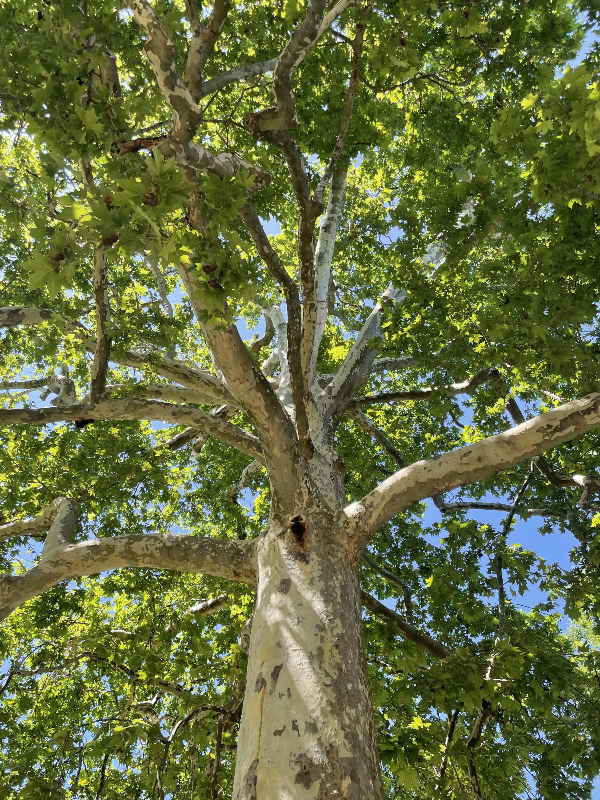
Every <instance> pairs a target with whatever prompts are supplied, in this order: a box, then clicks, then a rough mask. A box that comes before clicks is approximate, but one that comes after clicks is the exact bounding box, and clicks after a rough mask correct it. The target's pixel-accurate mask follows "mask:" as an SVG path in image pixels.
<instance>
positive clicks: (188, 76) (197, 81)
mask: <svg viewBox="0 0 600 800" xmlns="http://www.w3.org/2000/svg"><path fill="white" fill-rule="evenodd" d="M230 6H231V0H215V4H214V6H213V10H212V11H211V14H210V17H209V18H208V22H207V23H206V26H205V27H202V24H201V21H200V19H199V17H198V14H197V13H196V15H195V18H194V27H195V28H196V30H193V29H192V30H193V33H194V36H193V37H192V41H191V42H190V47H189V50H188V55H187V63H186V65H185V73H184V80H185V85H186V86H187V88H188V89H189V91H190V94H191V96H192V97H193V99H194V100H195V102H198V100H199V99H200V97H201V96H202V88H203V87H202V72H203V71H204V66H205V64H206V62H207V61H208V59H209V58H210V55H211V53H212V51H213V50H214V48H215V44H216V42H217V39H218V38H219V34H220V33H221V29H222V28H223V25H224V24H225V20H226V19H227V14H228V13H229V8H230Z"/></svg>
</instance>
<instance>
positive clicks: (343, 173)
mask: <svg viewBox="0 0 600 800" xmlns="http://www.w3.org/2000/svg"><path fill="white" fill-rule="evenodd" d="M347 177H348V170H347V169H339V170H338V169H336V170H335V171H334V172H333V178H332V181H331V190H330V192H329V200H328V203H327V210H326V211H325V214H324V216H323V221H322V223H321V228H320V231H319V238H318V239H317V246H316V249H315V256H314V261H315V298H314V303H315V313H314V314H312V315H310V316H307V319H306V325H305V329H304V336H303V340H302V349H303V351H304V353H303V355H302V364H303V365H304V366H305V367H307V368H308V383H309V385H310V386H312V384H313V381H314V380H315V377H316V371H317V358H318V355H319V346H320V344H321V340H322V338H323V333H324V331H325V323H326V322H327V317H328V315H329V285H330V281H331V263H332V261H333V252H334V248H335V239H336V236H337V232H338V230H339V227H340V223H341V221H342V213H343V210H344V203H345V202H346V180H347ZM327 180H328V181H329V177H328V179H327ZM321 195H322V192H321ZM315 196H316V193H315ZM320 201H321V197H320V196H319V198H318V202H320Z"/></svg>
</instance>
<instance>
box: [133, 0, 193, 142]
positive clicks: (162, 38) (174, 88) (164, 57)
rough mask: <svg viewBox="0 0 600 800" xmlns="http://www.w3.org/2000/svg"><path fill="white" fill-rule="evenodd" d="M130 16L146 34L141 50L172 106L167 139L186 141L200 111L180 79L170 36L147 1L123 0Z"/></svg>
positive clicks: (190, 136)
mask: <svg viewBox="0 0 600 800" xmlns="http://www.w3.org/2000/svg"><path fill="white" fill-rule="evenodd" d="M127 5H128V6H129V8H130V9H131V10H132V11H133V18H134V19H135V21H136V22H137V24H138V25H139V26H140V27H141V28H142V29H143V30H144V31H145V33H146V37H147V38H146V43H145V44H144V52H145V53H146V57H147V59H148V61H149V62H150V66H151V67H152V70H153V72H154V74H155V75H156V80H157V81H158V85H159V87H160V90H161V92H162V93H163V95H164V97H165V99H166V101H167V102H168V104H169V105H170V106H171V108H172V109H173V112H174V114H173V116H172V118H171V132H170V138H172V139H173V141H174V142H176V143H178V144H182V145H183V144H187V143H188V142H189V141H190V140H191V139H192V138H193V137H194V135H195V134H196V130H197V128H198V125H199V124H200V121H201V119H202V112H201V111H200V109H199V108H198V106H197V104H196V101H195V100H194V98H193V96H192V94H191V93H190V91H189V90H188V88H187V86H186V85H185V83H184V82H183V80H182V79H181V76H180V75H179V71H178V69H177V53H176V50H175V45H174V44H173V41H172V40H171V37H170V36H169V34H168V33H167V31H166V30H165V28H164V26H163V24H162V22H161V21H160V20H159V18H158V17H157V16H156V14H155V13H154V9H153V8H152V6H151V5H150V3H149V2H147V0H127Z"/></svg>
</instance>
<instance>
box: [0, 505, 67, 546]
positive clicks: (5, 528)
mask: <svg viewBox="0 0 600 800" xmlns="http://www.w3.org/2000/svg"><path fill="white" fill-rule="evenodd" d="M61 500H62V498H61V497H59V498H57V499H56V500H53V501H52V503H50V505H49V506H46V508H45V509H44V510H43V511H42V513H41V514H40V515H39V516H37V517H34V518H33V519H17V520H13V521H12V522H7V523H6V524H5V525H0V541H2V540H3V539H12V538H14V537H17V536H32V535H34V534H37V533H43V532H44V531H47V530H48V528H49V527H50V526H51V525H52V523H53V522H54V520H55V519H56V515H57V514H58V507H59V505H60V503H61Z"/></svg>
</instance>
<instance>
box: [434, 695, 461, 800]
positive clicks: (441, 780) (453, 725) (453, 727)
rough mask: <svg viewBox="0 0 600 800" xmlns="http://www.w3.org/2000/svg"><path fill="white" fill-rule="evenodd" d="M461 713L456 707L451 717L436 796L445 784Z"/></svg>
mask: <svg viewBox="0 0 600 800" xmlns="http://www.w3.org/2000/svg"><path fill="white" fill-rule="evenodd" d="M459 715H460V709H458V708H457V709H455V710H454V711H453V712H452V716H451V717H450V725H449V726H448V733H447V734H446V741H445V742H444V755H443V756H442V763H441V766H440V774H439V775H438V780H437V785H436V787H435V791H434V796H436V795H437V793H438V792H439V790H440V789H441V788H442V786H443V785H444V780H445V779H446V769H447V768H448V755H449V753H450V745H451V744H452V739H453V738H454V731H455V730H456V723H457V722H458V717H459Z"/></svg>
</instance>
